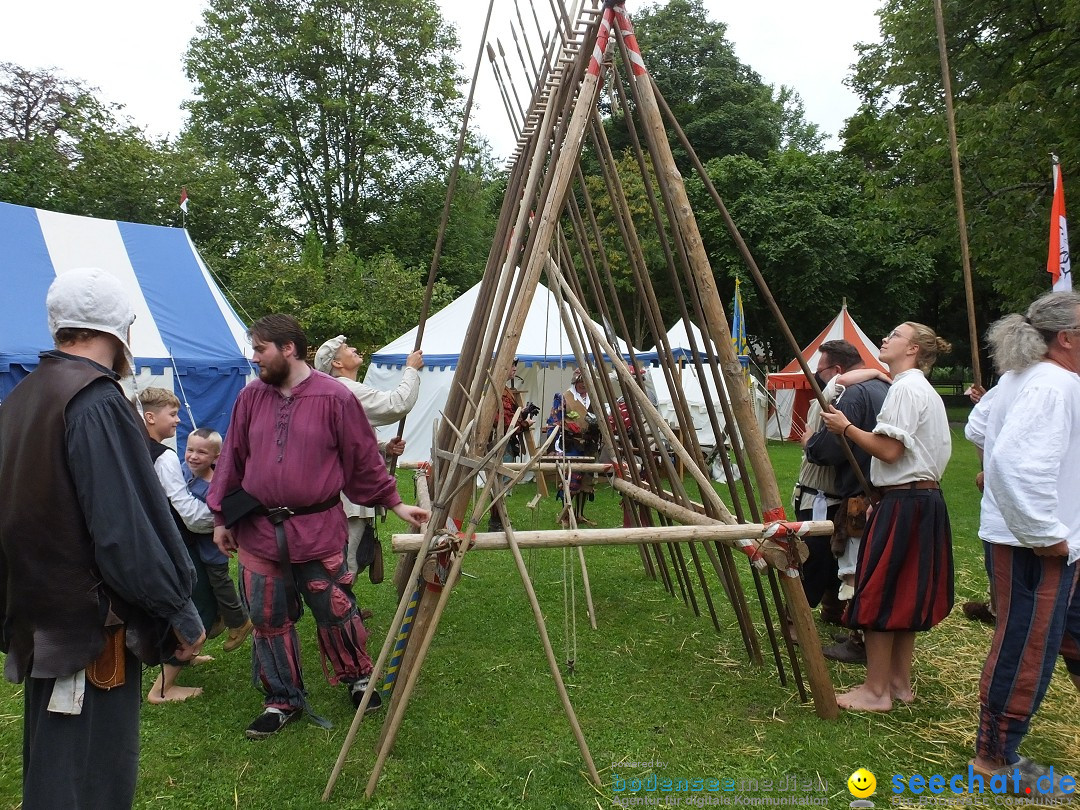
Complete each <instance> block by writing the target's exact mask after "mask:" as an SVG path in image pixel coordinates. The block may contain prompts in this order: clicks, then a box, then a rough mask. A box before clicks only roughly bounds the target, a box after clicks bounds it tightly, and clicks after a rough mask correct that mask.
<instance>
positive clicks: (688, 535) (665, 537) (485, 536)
mask: <svg viewBox="0 0 1080 810" xmlns="http://www.w3.org/2000/svg"><path fill="white" fill-rule="evenodd" d="M691 514H693V515H695V517H696V518H699V519H700V520H701V521H702V522H701V523H700V524H687V525H684V526H643V527H642V528H640V529H633V528H618V529H551V530H544V531H529V532H515V534H514V538H515V542H516V544H517V546H518V547H519V548H579V547H584V546H632V545H636V544H638V543H696V542H704V541H712V540H717V541H719V542H721V543H724V544H733V543H735V542H736V541H738V540H753V541H757V542H765V539H766V538H765V533H766V530H767V529H768V528H769V527H768V526H766V525H765V524H763V523H735V524H729V523H717V522H715V521H714V520H713V519H712V518H708V517H705V515H697V514H696V513H691ZM503 525H506V524H503ZM803 527H804V528H805V529H806V534H807V535H813V536H818V537H824V536H827V535H831V534H832V533H833V523H832V521H830V520H816V521H807V522H806V523H804V524H803ZM419 547H420V540H419V539H418V538H417V536H416V535H415V534H395V535H394V536H393V540H392V545H391V548H392V549H393V551H394V553H395V554H408V553H411V552H413V551H415V550H416V549H417V548H419ZM508 548H510V541H509V540H508V538H507V536H506V534H505V533H503V532H478V533H477V534H476V535H475V536H474V537H471V538H469V550H470V551H501V550H505V549H508Z"/></svg>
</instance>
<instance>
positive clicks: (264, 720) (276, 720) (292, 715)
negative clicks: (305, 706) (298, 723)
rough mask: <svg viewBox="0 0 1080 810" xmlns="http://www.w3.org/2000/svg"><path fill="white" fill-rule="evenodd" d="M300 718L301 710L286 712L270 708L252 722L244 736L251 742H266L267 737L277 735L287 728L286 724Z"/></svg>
mask: <svg viewBox="0 0 1080 810" xmlns="http://www.w3.org/2000/svg"><path fill="white" fill-rule="evenodd" d="M299 716H300V710H299V709H292V710H291V711H285V710H283V709H275V708H274V707H273V706H270V707H268V708H266V709H264V710H263V713H262V714H260V715H259V716H258V717H256V718H255V719H254V720H253V721H252V722H251V725H250V726H248V727H247V730H246V731H245V732H244V735H245V736H246V737H247V738H248V739H249V740H265V739H266V738H267V737H272V736H273V735H275V734H277V733H278V732H279V731H281V729H283V728H285V724H286V723H288V722H289V721H290V720H295V719H296V718H297V717H299Z"/></svg>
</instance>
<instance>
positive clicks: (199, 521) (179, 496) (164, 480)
mask: <svg viewBox="0 0 1080 810" xmlns="http://www.w3.org/2000/svg"><path fill="white" fill-rule="evenodd" d="M154 472H156V473H157V477H158V481H160V482H161V488H162V489H164V490H165V495H166V497H168V499H169V503H170V504H172V508H173V509H175V510H176V514H178V515H179V516H180V519H181V520H182V521H184V525H185V526H187V527H188V529H189V530H190V531H193V532H195V533H196V534H211V533H212V532H213V531H214V515H213V513H212V512H211V511H210V507H209V506H207V505H206V504H205V503H203V502H202V501H200V500H199V499H198V498H196V497H195V496H194V495H192V494H191V491H190V490H189V489H188V488H187V482H186V481H185V480H184V471H183V470H182V469H181V467H180V457H179V456H177V455H176V453H175V452H174V451H173V449H172V448H171V447H170V448H169V449H168V450H166V451H165V452H164V453H162V454H161V455H159V456H158V457H157V458H156V459H155V460H154Z"/></svg>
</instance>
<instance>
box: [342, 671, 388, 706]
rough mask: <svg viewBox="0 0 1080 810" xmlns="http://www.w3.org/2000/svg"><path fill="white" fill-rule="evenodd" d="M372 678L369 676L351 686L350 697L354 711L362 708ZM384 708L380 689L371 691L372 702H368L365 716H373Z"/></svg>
mask: <svg viewBox="0 0 1080 810" xmlns="http://www.w3.org/2000/svg"><path fill="white" fill-rule="evenodd" d="M370 680H371V678H370V677H369V676H367V675H365V676H364V677H362V678H360V679H358V680H355V681H353V682H352V683H350V684H349V697H351V698H352V705H353V708H354V709H359V708H360V701H362V700H363V699H364V690H365V689H367V685H368V681H370ZM381 708H382V696H381V695H380V694H379V690H378V689H373V690H372V691H371V700H369V701H368V705H367V707H366V708H365V709H364V714H371V713H372V712H377V711H378V710H379V709H381Z"/></svg>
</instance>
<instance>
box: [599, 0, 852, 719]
mask: <svg viewBox="0 0 1080 810" xmlns="http://www.w3.org/2000/svg"><path fill="white" fill-rule="evenodd" d="M615 16H616V19H617V22H618V25H616V28H615V30H616V32H617V34H618V36H619V37H620V38H622V39H623V40H624V41H625V42H626V44H627V47H628V48H629V49H630V50H631V51H632V55H631V59H632V62H631V65H630V67H631V75H632V77H633V78H632V80H633V83H634V85H635V86H636V87H637V88H638V90H639V91H640V92H639V94H638V98H639V99H640V107H639V114H640V116H641V120H642V122H643V124H644V128H645V133H646V136H647V141H648V143H649V147H650V152H651V153H652V155H653V160H654V165H655V166H656V174H657V179H658V181H660V184H661V188H662V189H664V190H665V191H666V194H665V196H667V195H670V198H671V200H672V204H673V208H674V214H675V216H674V221H675V223H676V225H677V227H678V229H679V230H680V232H681V233H682V237H683V239H684V240H685V245H686V251H687V254H688V258H689V260H690V266H691V269H692V271H693V276H694V280H695V282H696V285H697V289H698V294H699V295H700V297H701V302H702V307H703V310H704V313H705V324H704V326H705V327H706V329H707V331H708V335H709V337H711V338H712V341H713V343H714V344H715V345H716V350H717V354H718V355H719V356H720V358H721V369H722V370H723V372H724V378H725V380H726V381H727V384H728V394H729V396H731V400H732V403H731V404H732V410H733V411H734V413H735V418H736V422H737V424H738V426H739V430H740V431H741V432H742V436H743V440H744V442H745V446H746V449H747V455H749V457H750V464H751V466H752V467H753V469H754V476H755V478H756V480H757V484H758V491H759V493H760V496H761V504H762V508H763V510H764V513H763V515H762V519H763V520H765V521H773V520H782V519H783V517H784V506H783V502H782V501H781V499H780V489H779V486H778V485H777V483H776V474H775V472H774V471H773V468H772V462H771V461H770V460H769V456H768V454H767V453H766V452H765V437H764V436H763V435H762V433H761V428H760V427H759V426H758V423H757V418H756V417H755V415H754V412H753V407H752V405H751V403H750V398H749V392H748V391H747V389H746V386H745V385H743V375H742V365H741V364H740V363H739V360H738V357H737V356H736V355H735V347H734V346H733V345H732V342H731V331H730V329H729V328H728V323H727V318H726V316H725V315H724V310H723V306H722V305H721V303H720V297H719V295H718V293H717V291H716V283H715V279H714V278H713V274H712V268H711V267H710V265H709V259H708V256H707V255H706V253H705V247H704V244H703V243H702V240H701V233H700V232H699V231H698V227H697V220H696V219H695V217H694V212H693V208H692V207H691V205H690V199H689V197H688V196H687V194H686V187H685V186H684V185H683V181H682V175H681V174H680V173H679V169H678V167H677V166H676V164H675V157H674V156H673V155H672V153H671V145H670V144H669V143H668V139H667V131H666V129H665V128H664V121H663V117H662V116H661V114H660V108H659V106H658V105H657V102H656V97H655V94H654V93H653V86H652V81H651V80H650V78H649V74H648V72H647V71H646V70H645V65H644V62H643V61H641V55H640V52H639V51H638V49H637V41H636V39H634V29H633V26H632V25H631V24H630V19H629V17H627V15H626V7H625V6H624V5H623V4H619V5H617V6H616V7H615ZM635 59H636V61H634V60H635ZM710 489H711V487H710ZM703 494H704V493H703ZM780 581H781V586H782V587H783V590H784V596H785V598H786V600H787V604H788V610H789V611H790V614H791V619H792V622H793V624H794V625H795V630H796V633H797V638H798V641H799V644H800V646H801V647H802V651H803V655H804V660H805V662H806V669H807V675H808V677H809V680H810V691H811V693H812V694H813V696H814V706H815V709H816V711H817V713H818V714H819V715H820V716H822V717H830V718H831V717H836V716H837V714H838V707H837V705H836V694H835V692H834V690H833V686H832V681H831V680H830V677H829V670H828V668H827V667H826V666H825V659H824V657H823V656H822V655H821V640H820V638H819V637H818V634H817V628H816V627H815V626H814V620H813V616H812V615H811V613H810V605H809V604H807V601H806V594H805V593H804V592H803V589H802V583H801V582H799V581H798V578H797V577H791V576H781V577H780Z"/></svg>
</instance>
